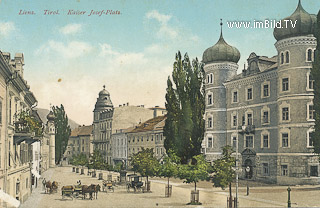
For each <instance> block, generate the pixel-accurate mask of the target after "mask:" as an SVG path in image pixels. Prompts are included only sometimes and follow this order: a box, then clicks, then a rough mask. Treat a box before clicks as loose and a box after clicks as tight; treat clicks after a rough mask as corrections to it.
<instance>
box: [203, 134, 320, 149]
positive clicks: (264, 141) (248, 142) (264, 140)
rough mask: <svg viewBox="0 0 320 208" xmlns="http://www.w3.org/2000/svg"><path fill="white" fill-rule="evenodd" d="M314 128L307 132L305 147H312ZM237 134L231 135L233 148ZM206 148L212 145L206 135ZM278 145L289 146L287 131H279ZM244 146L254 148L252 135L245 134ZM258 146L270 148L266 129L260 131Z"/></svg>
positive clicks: (210, 139) (210, 138)
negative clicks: (259, 143)
mask: <svg viewBox="0 0 320 208" xmlns="http://www.w3.org/2000/svg"><path fill="white" fill-rule="evenodd" d="M313 131H314V130H313V129H310V130H309V131H308V132H307V136H306V137H307V138H306V141H307V147H313V140H312V132H313ZM237 138H238V137H237V136H236V135H233V136H232V137H231V139H232V146H233V148H234V149H236V148H237ZM207 141H208V148H212V147H213V138H212V137H208V139H207ZM280 146H281V147H283V148H289V147H290V134H289V132H281V134H280ZM243 147H244V148H254V135H245V137H244V145H243ZM260 148H270V134H269V132H267V131H264V132H262V133H261V146H260Z"/></svg>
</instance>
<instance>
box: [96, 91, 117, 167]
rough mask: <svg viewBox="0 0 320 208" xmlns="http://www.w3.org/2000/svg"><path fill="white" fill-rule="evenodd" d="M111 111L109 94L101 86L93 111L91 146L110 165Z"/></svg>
mask: <svg viewBox="0 0 320 208" xmlns="http://www.w3.org/2000/svg"><path fill="white" fill-rule="evenodd" d="M113 110H114V108H113V104H112V102H111V99H110V93H109V92H108V91H107V90H106V89H105V86H103V90H101V91H100V92H99V97H98V99H97V102H96V105H95V108H94V110H93V140H92V144H93V149H94V150H99V151H100V152H101V153H102V154H103V156H104V158H105V160H106V162H107V164H112V159H111V156H112V153H111V132H112V118H113Z"/></svg>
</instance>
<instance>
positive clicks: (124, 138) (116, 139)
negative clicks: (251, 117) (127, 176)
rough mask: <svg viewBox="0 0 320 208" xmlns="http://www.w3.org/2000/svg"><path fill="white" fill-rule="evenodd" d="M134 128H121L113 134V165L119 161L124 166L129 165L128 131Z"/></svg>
mask: <svg viewBox="0 0 320 208" xmlns="http://www.w3.org/2000/svg"><path fill="white" fill-rule="evenodd" d="M133 129H134V128H133V127H131V128H128V129H120V130H117V131H116V133H114V134H112V136H111V144H112V161H113V165H116V164H117V163H118V162H122V164H124V167H127V162H128V157H127V154H128V132H130V131H132V130H133Z"/></svg>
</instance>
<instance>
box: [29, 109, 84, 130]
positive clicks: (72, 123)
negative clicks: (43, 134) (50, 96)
mask: <svg viewBox="0 0 320 208" xmlns="http://www.w3.org/2000/svg"><path fill="white" fill-rule="evenodd" d="M35 110H37V111H38V114H39V116H40V118H41V120H42V121H43V123H47V115H48V114H49V110H47V109H43V108H35ZM69 125H70V128H71V130H73V129H75V128H78V127H79V124H78V123H76V122H75V121H73V120H71V119H70V118H69Z"/></svg>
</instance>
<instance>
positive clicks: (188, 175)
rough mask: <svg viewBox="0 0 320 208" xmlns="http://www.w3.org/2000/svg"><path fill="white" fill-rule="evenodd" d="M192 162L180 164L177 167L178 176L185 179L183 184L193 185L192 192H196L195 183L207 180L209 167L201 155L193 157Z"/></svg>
mask: <svg viewBox="0 0 320 208" xmlns="http://www.w3.org/2000/svg"><path fill="white" fill-rule="evenodd" d="M192 159H193V161H192V162H191V161H190V162H189V163H188V164H181V165H179V167H178V176H179V178H180V179H185V181H184V183H194V190H195V191H196V190H197V182H199V181H200V180H206V179H207V178H208V170H209V168H210V165H209V164H208V162H207V161H206V160H205V158H204V156H203V155H196V156H193V158H192Z"/></svg>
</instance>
